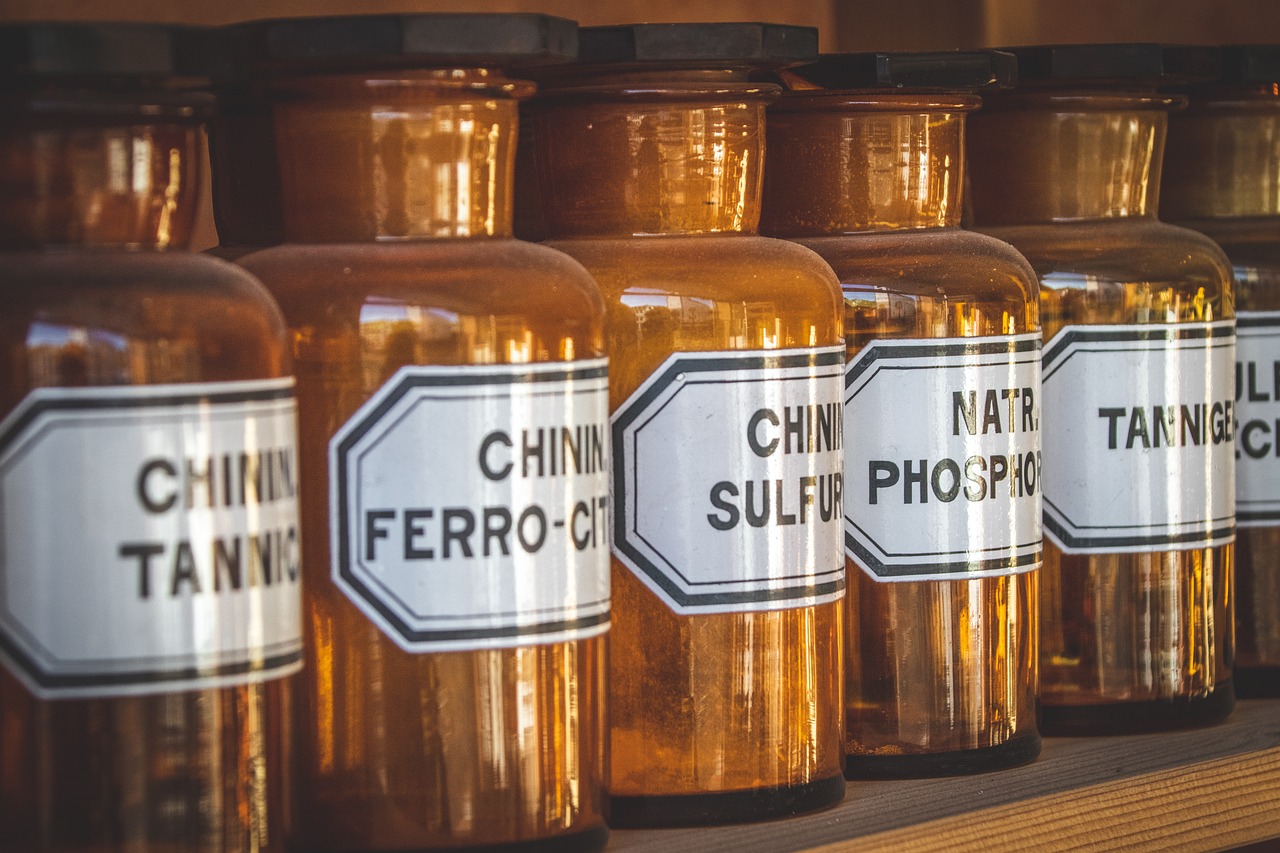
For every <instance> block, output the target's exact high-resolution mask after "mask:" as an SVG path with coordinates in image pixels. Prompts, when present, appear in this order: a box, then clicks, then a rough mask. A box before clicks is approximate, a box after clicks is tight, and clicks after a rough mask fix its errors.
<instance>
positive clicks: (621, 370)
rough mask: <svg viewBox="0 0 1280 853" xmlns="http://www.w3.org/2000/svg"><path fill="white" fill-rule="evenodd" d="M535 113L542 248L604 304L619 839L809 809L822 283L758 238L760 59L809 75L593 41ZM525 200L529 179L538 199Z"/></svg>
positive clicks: (827, 300) (639, 36) (625, 35)
mask: <svg viewBox="0 0 1280 853" xmlns="http://www.w3.org/2000/svg"><path fill="white" fill-rule="evenodd" d="M581 47H582V61H581V64H579V65H577V66H569V67H567V68H565V69H564V70H562V71H560V70H555V71H549V72H548V73H547V74H545V75H544V76H543V78H542V80H541V81H540V82H541V83H542V90H541V92H542V94H540V96H539V97H538V98H537V99H535V100H534V101H533V102H531V105H530V108H529V110H528V112H527V115H526V122H527V124H528V131H529V132H528V134H527V137H526V139H527V141H529V142H530V143H531V145H532V149H531V151H529V152H526V155H527V156H526V158H525V160H524V161H523V164H522V165H523V166H524V167H525V168H526V169H527V171H526V172H525V173H524V177H525V179H526V183H524V184H522V185H521V189H522V190H524V189H534V191H535V193H534V195H532V196H531V197H530V198H531V199H532V201H533V203H531V204H529V205H527V206H526V208H525V210H526V212H528V211H529V210H530V209H532V212H533V217H534V219H535V221H539V222H540V223H541V224H542V225H543V226H545V228H546V230H547V231H548V232H549V233H550V234H551V235H552V236H553V238H554V239H553V241H552V242H551V244H550V245H552V246H554V247H555V248H558V249H560V250H562V251H564V252H566V253H568V254H570V255H572V256H573V257H575V258H577V259H578V260H580V261H581V262H582V263H583V264H584V265H585V266H586V267H587V269H589V270H590V271H591V272H592V274H593V275H594V276H595V278H596V280H597V282H599V284H600V286H601V289H602V290H603V291H604V294H605V302H606V305H607V308H608V327H607V346H606V348H607V350H608V353H609V358H610V381H609V398H610V409H611V411H612V412H613V448H614V451H613V452H614V464H615V473H614V488H613V499H614V504H613V535H614V563H613V590H614V602H615V608H614V627H613V631H612V634H611V637H610V657H609V702H610V705H609V713H610V744H611V757H610V768H611V769H610V776H609V792H610V796H611V809H612V817H611V823H613V825H615V826H623V825H641V824H648V825H657V824H668V825H669V824H696V823H717V822H726V821H733V820H754V819H762V818H767V817H771V816H776V815H782V814H793V813H796V812H800V811H805V810H809V809H814V808H818V807H821V806H824V805H828V804H831V803H834V802H836V801H838V800H839V799H840V798H841V797H842V796H843V794H844V781H843V778H842V776H841V749H840V723H841V710H842V708H841V685H840V648H841V640H840V624H841V616H842V612H843V600H842V598H843V594H844V563H843V559H842V556H841V553H840V526H839V512H838V507H839V501H840V489H841V487H842V482H841V476H840V470H841V460H840V443H841V434H840V374H841V367H842V365H843V363H844V350H843V330H842V326H841V322H840V301H839V291H838V290H837V288H836V282H835V279H834V277H833V275H832V273H831V270H830V268H829V267H827V266H826V264H824V263H823V262H822V261H821V259H820V258H818V257H817V256H816V255H814V254H813V253H811V252H809V251H808V250H807V249H803V248H801V247H799V246H795V245H793V244H790V243H786V242H783V241H780V240H769V239H766V238H762V237H757V236H755V232H756V228H757V224H758V220H759V215H760V181H761V175H762V165H763V164H762V162H761V158H762V156H763V153H764V127H763V121H764V108H765V105H766V104H767V103H768V102H769V101H771V100H773V99H774V98H776V97H777V95H778V87H777V86H773V85H767V84H764V85H761V84H754V83H749V82H747V79H746V77H747V72H748V70H749V69H750V68H752V67H765V68H768V67H774V68H776V67H778V66H780V65H783V64H786V63H788V62H796V61H802V60H805V59H812V58H814V55H815V48H816V34H815V33H814V31H813V30H809V29H805V28H797V27H775V26H771V25H761V24H743V25H738V24H708V25H638V26H623V27H603V28H593V29H584V30H583V31H582V39H581ZM535 183H536V186H534V184H535Z"/></svg>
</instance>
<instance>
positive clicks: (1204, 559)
mask: <svg viewBox="0 0 1280 853" xmlns="http://www.w3.org/2000/svg"><path fill="white" fill-rule="evenodd" d="M1015 53H1016V54H1017V55H1018V59H1019V72H1018V73H1019V77H1020V78H1021V81H1022V82H1021V84H1020V86H1019V88H1018V89H1017V90H1015V91H1014V92H1012V93H1009V94H998V95H997V94H993V95H991V96H989V97H988V98H987V99H986V104H985V106H984V107H983V109H982V110H981V111H980V112H978V113H977V114H975V115H974V116H973V117H972V118H971V119H970V127H969V139H968V151H969V160H970V164H971V167H972V169H971V178H972V182H971V201H972V210H973V219H974V222H975V223H976V225H977V226H978V227H980V228H982V230H984V231H985V232H987V233H989V234H992V235H994V236H996V237H998V238H1000V239H1003V240H1006V241H1008V242H1009V243H1011V244H1013V246H1014V247H1016V248H1017V249H1018V250H1019V251H1020V252H1022V254H1023V255H1025V256H1026V258H1027V259H1028V260H1029V261H1030V262H1031V265H1032V266H1033V267H1034V268H1035V270H1036V272H1037V274H1038V275H1039V276H1040V283H1041V288H1040V320H1041V323H1042V326H1043V330H1044V353H1043V381H1044V393H1043V397H1042V400H1041V412H1042V414H1043V442H1044V505H1045V531H1044V532H1045V539H1046V541H1045V556H1044V567H1043V569H1042V571H1041V574H1040V584H1041V587H1040V602H1041V604H1040V628H1041V635H1040V636H1041V639H1040V688H1041V703H1042V719H1041V727H1042V729H1043V730H1044V731H1045V732H1046V733H1048V734H1060V733H1062V734H1066V733H1085V732H1088V733H1097V734H1110V733H1116V732H1122V731H1147V730H1156V729H1161V728H1171V727H1177V726H1186V725H1194V724H1199V723H1207V722H1212V721H1215V720H1219V719H1221V718H1223V717H1224V716H1226V715H1227V714H1228V713H1229V712H1230V710H1231V708H1232V705H1233V703H1234V694H1233V692H1232V687H1231V659H1232V655H1233V645H1234V641H1233V636H1232V584H1233V569H1232V557H1233V552H1234V545H1233V544H1232V540H1233V538H1234V533H1235V525H1234V479H1233V475H1234V458H1233V443H1232V426H1231V424H1232V408H1233V405H1232V397H1233V392H1232V371H1233V363H1234V352H1235V346H1234V343H1235V326H1234V321H1233V317H1234V304H1233V291H1232V286H1231V276H1230V268H1229V267H1228V265H1227V262H1226V259H1225V258H1224V257H1223V255H1222V253H1221V251H1220V250H1219V249H1218V248H1217V247H1216V246H1214V245H1213V243H1212V242H1211V241H1209V240H1208V239H1207V238H1205V237H1203V236H1202V235H1200V234H1196V233H1195V232H1192V231H1188V230H1186V229H1183V228H1176V227H1174V226H1171V225H1165V224H1163V223H1161V222H1159V221H1157V219H1156V204H1157V198H1158V193H1159V180H1160V160H1161V153H1162V151H1163V148H1164V136H1165V129H1166V126H1167V119H1168V112H1169V110H1170V109H1173V108H1176V107H1178V106H1180V105H1181V103H1182V101H1181V99H1179V98H1176V97H1169V96H1164V95H1157V94H1155V93H1154V90H1155V86H1156V84H1157V83H1159V82H1160V81H1161V80H1165V79H1169V78H1170V77H1172V76H1173V75H1174V74H1175V73H1177V74H1181V73H1183V72H1184V70H1187V69H1186V68H1185V66H1186V63H1183V61H1182V58H1181V55H1180V54H1179V53H1178V52H1176V51H1173V50H1162V49H1161V48H1159V47H1157V46H1148V45H1099V46H1088V47H1083V46H1067V47H1044V48H1029V49H1026V50H1017V51H1015ZM1190 70H1194V69H1190Z"/></svg>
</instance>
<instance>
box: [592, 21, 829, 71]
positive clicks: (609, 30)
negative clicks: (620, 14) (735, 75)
mask: <svg viewBox="0 0 1280 853" xmlns="http://www.w3.org/2000/svg"><path fill="white" fill-rule="evenodd" d="M580 45H581V49H580V51H579V54H578V61H579V62H580V63H583V64H604V63H609V64H640V65H645V64H649V63H654V64H661V65H665V66H679V67H690V66H699V67H706V66H712V67H715V66H735V67H738V66H748V67H751V68H783V67H786V66H788V65H794V64H796V63H798V62H812V61H813V60H815V59H817V58H818V31H817V30H816V29H814V28H813V27H795V26H789V25H785V24H762V23H727V24H623V25H618V26H607V27H584V28H583V29H582V31H581V35H580Z"/></svg>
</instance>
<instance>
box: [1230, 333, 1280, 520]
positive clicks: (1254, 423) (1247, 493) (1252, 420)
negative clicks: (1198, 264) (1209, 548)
mask: <svg viewBox="0 0 1280 853" xmlns="http://www.w3.org/2000/svg"><path fill="white" fill-rule="evenodd" d="M1236 424H1237V427H1236V524H1238V525H1239V526H1240V527H1274V526H1275V525H1277V524H1280V311H1240V312H1238V313H1237V314H1236Z"/></svg>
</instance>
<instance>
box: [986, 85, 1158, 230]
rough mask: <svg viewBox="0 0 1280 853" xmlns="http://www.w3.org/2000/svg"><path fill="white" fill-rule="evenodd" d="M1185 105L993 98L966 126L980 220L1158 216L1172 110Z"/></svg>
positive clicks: (1153, 99) (1145, 99) (1152, 100)
mask: <svg viewBox="0 0 1280 853" xmlns="http://www.w3.org/2000/svg"><path fill="white" fill-rule="evenodd" d="M1180 103H1182V101H1181V99H1178V98H1171V97H1157V96H1147V95H1124V94H1116V95H1094V94H1070V93H1063V94H1029V95H1011V96H1007V97H1004V98H1001V99H999V100H998V101H995V103H993V104H992V107H991V108H990V109H984V110H982V111H980V112H978V113H977V114H975V115H974V116H973V118H972V120H971V121H970V124H969V134H968V136H969V139H968V154H969V167H970V174H971V186H970V193H969V198H970V203H971V206H972V213H973V221H974V223H975V224H976V225H978V226H979V227H985V226H1000V225H1022V224H1033V223H1043V222H1071V221H1080V220H1096V219H1120V218H1140V217H1154V216H1155V213H1156V208H1157V205H1158V203H1159V193H1160V167H1161V156H1162V153H1163V150H1164V140H1165V131H1166V128H1167V123H1168V115H1167V111H1168V110H1169V109H1171V108H1173V107H1175V106H1178V105H1179V104H1180Z"/></svg>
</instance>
